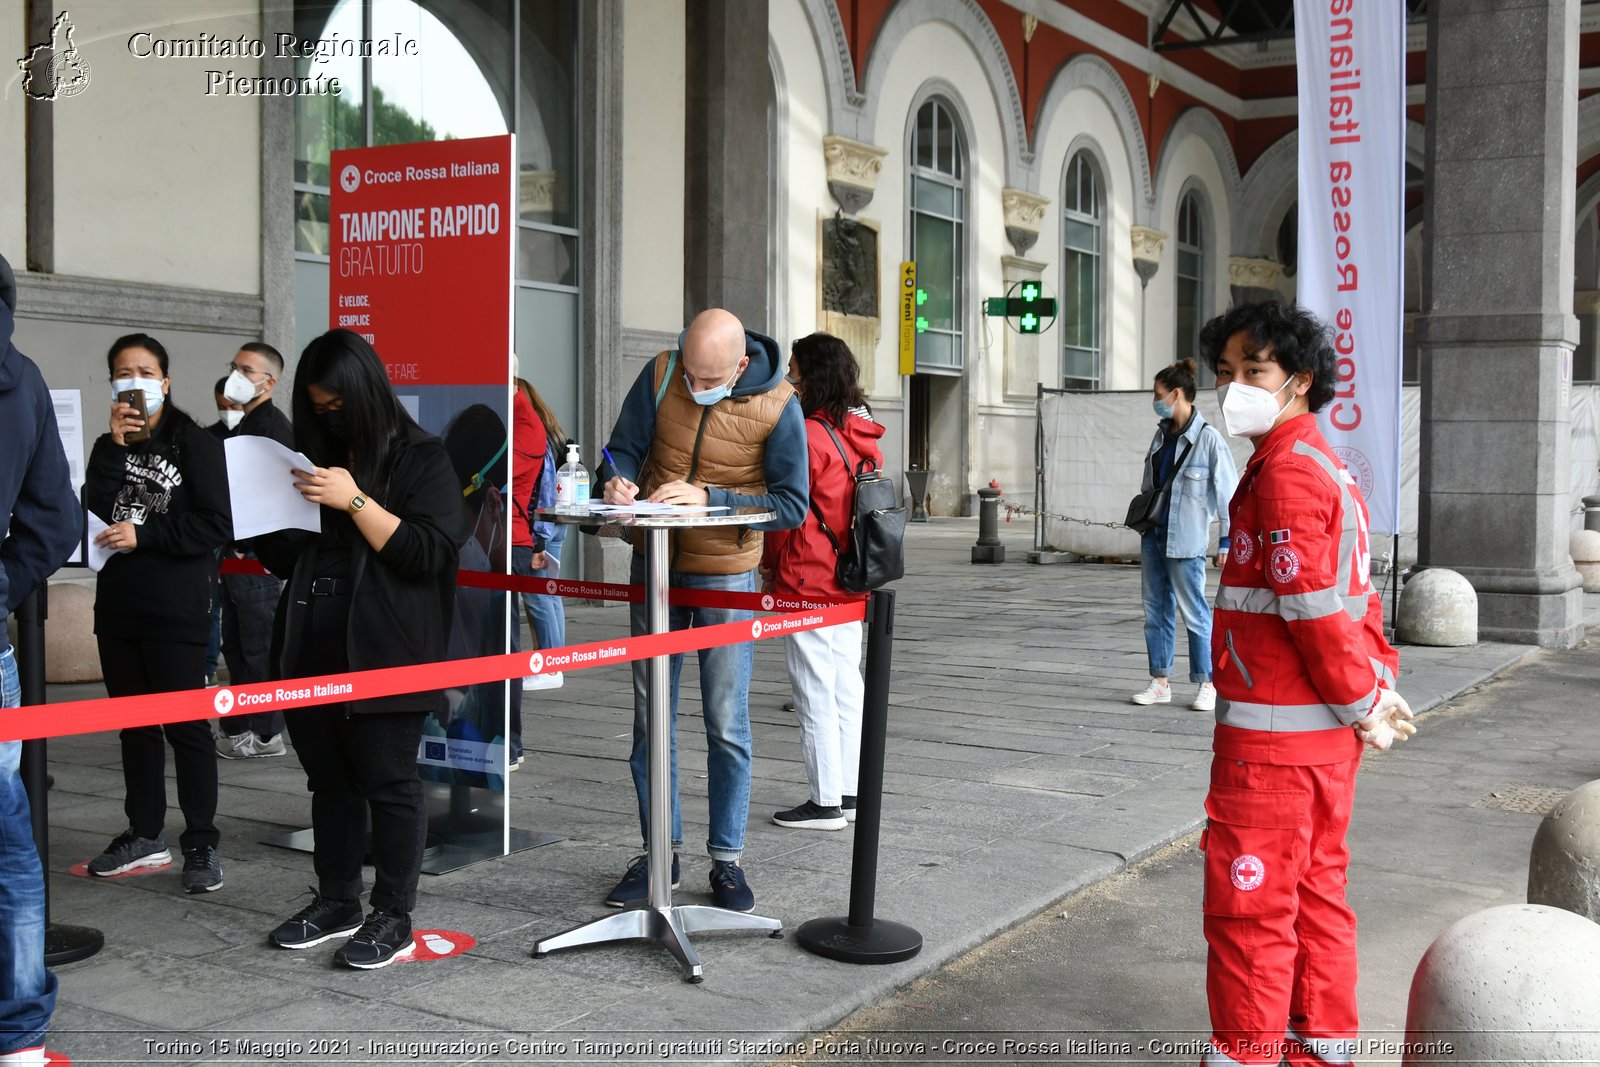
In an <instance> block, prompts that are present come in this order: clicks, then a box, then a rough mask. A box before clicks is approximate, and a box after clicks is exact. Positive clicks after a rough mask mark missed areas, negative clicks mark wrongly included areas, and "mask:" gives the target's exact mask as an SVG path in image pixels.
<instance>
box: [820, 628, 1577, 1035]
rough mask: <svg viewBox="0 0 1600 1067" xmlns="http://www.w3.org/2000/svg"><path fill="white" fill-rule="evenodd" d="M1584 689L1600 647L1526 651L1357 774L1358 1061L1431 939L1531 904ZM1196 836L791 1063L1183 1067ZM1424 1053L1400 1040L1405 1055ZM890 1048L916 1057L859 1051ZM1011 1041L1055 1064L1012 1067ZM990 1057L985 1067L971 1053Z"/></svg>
mask: <svg viewBox="0 0 1600 1067" xmlns="http://www.w3.org/2000/svg"><path fill="white" fill-rule="evenodd" d="M1597 686H1600V640H1596V634H1594V633H1591V635H1590V638H1589V640H1588V641H1587V642H1586V643H1585V644H1584V645H1583V646H1582V647H1580V648H1578V649H1575V650H1573V651H1569V652H1543V651H1542V652H1539V653H1536V654H1534V655H1533V656H1530V657H1528V658H1527V659H1526V660H1524V661H1523V662H1522V663H1520V664H1518V665H1517V666H1516V667H1514V668H1512V669H1511V670H1509V671H1507V672H1505V673H1504V674H1503V675H1501V676H1499V677H1497V678H1496V679H1494V680H1493V681H1491V682H1489V683H1488V684H1486V685H1483V686H1481V687H1477V688H1474V689H1472V690H1469V691H1468V692H1466V693H1464V694H1462V695H1461V696H1459V697H1457V698H1454V699H1453V700H1451V701H1449V702H1448V703H1446V704H1445V705H1444V706H1442V707H1440V708H1438V709H1436V710H1434V711H1432V712H1429V713H1427V714H1425V715H1422V716H1421V717H1420V719H1419V732H1418V734H1417V737H1416V738H1415V739H1414V740H1412V741H1409V742H1407V743H1406V744H1405V745H1403V746H1402V747H1401V748H1399V749H1397V750H1396V751H1395V752H1393V753H1389V754H1383V755H1378V754H1369V755H1368V757H1367V758H1366V759H1365V760H1364V761H1363V765H1362V770H1361V779H1360V785H1359V787H1358V788H1357V790H1356V805H1355V817H1354V819H1353V820H1352V823H1351V830H1350V847H1351V853H1352V859H1351V864H1350V901H1351V904H1352V905H1353V906H1354V908H1355V910H1356V914H1357V917H1358V920H1359V931H1358V937H1359V939H1360V963H1361V966H1360V980H1359V982H1358V984H1357V995H1358V997H1359V1000H1360V1005H1361V1020H1362V1027H1361V1039H1360V1042H1359V1044H1358V1052H1357V1055H1356V1062H1357V1063H1362V1064H1393V1063H1397V1062H1399V1060H1400V1059H1401V1049H1402V1047H1403V1046H1404V1044H1405V1041H1406V1029H1405V1028H1406V1005H1407V999H1408V995H1409V991H1410V987H1411V978H1412V975H1413V974H1414V973H1415V970H1416V966H1417V963H1418V962H1419V961H1420V960H1421V958H1422V955H1423V953H1424V952H1425V951H1426V950H1427V948H1428V946H1429V945H1430V944H1431V943H1432V942H1433V940H1434V938H1436V937H1438V936H1439V934H1440V933H1441V932H1442V931H1443V930H1444V929H1445V928H1446V927H1447V926H1449V925H1450V924H1451V923H1453V922H1455V921H1456V920H1458V919H1461V918H1463V917H1465V916H1467V915H1470V914H1472V913H1474V912H1477V911H1481V910H1483V909H1484V908H1491V907H1496V906H1499V905H1504V904H1517V903H1522V902H1524V901H1525V900H1526V899H1527V885H1528V854H1529V850H1530V848H1531V847H1532V844H1533V837H1534V833H1535V831H1536V830H1537V829H1538V827H1539V821H1540V819H1541V817H1542V814H1543V813H1544V812H1545V811H1548V810H1549V808H1550V807H1551V806H1553V805H1554V804H1555V803H1556V801H1558V800H1559V799H1560V798H1561V797H1563V796H1564V795H1566V794H1567V793H1568V792H1570V791H1571V790H1573V789H1575V788H1577V787H1578V786H1580V785H1582V784H1584V783H1585V782H1588V781H1592V780H1594V779H1595V778H1597V777H1600V706H1597V704H1596V702H1595V700H1594V693H1595V691H1596V688H1597ZM1198 836H1199V835H1198V834H1190V835H1186V836H1185V837H1183V838H1182V839H1180V840H1179V841H1177V842H1175V843H1174V844H1172V845H1169V846H1166V847H1165V848H1162V849H1160V850H1158V851H1157V852H1155V853H1154V854H1152V855H1151V856H1150V857H1149V858H1147V859H1146V860H1144V861H1142V862H1140V863H1139V864H1137V865H1135V866H1133V867H1131V868H1129V869H1128V870H1126V871H1123V872H1121V873H1119V874H1117V875H1115V876H1113V877H1111V878H1109V879H1107V880H1106V881H1104V882H1100V883H1097V884H1095V885H1093V886H1091V887H1089V888H1088V889H1085V890H1083V891H1082V892H1081V893H1079V894H1076V895H1075V896H1073V897H1071V898H1069V899H1067V900H1065V901H1063V902H1061V903H1060V904H1057V905H1055V906H1053V907H1051V908H1049V909H1047V910H1046V911H1044V912H1042V913H1041V914H1040V915H1038V916H1036V917H1035V918H1033V919H1031V920H1029V921H1028V922H1026V923H1023V924H1021V925H1019V926H1017V927H1015V928H1013V929H1011V930H1009V931H1007V932H1006V933H1005V934H1002V935H1001V936H1000V937H997V938H995V939H993V940H991V941H989V942H987V943H986V944H984V945H982V946H980V947H979V948H977V949H975V950H973V951H972V952H971V953H968V954H967V955H966V956H964V957H962V958H961V959H960V960H958V961H956V962H955V963H954V964H952V965H951V966H950V967H947V968H944V969H942V970H941V971H939V972H937V973H936V974H933V975H931V976H929V977H927V978H925V979H922V980H919V981H917V982H915V983H913V984H912V985H911V986H909V987H908V988H906V989H902V990H900V991H898V992H896V993H895V994H893V995H891V996H890V997H888V998H886V999H885V1000H884V1001H883V1002H881V1003H879V1004H878V1005H876V1006H874V1007H872V1008H868V1009H866V1010H864V1011H862V1012H859V1013H857V1014H856V1015H855V1016H853V1017H852V1018H851V1019H849V1020H848V1021H847V1022H846V1023H845V1024H844V1025H842V1026H840V1027H839V1028H837V1029H835V1030H833V1031H830V1032H828V1033H825V1034H822V1035H818V1037H817V1038H816V1039H814V1040H815V1041H816V1042H817V1043H818V1044H817V1045H815V1046H813V1047H815V1048H818V1051H817V1052H816V1053H814V1054H812V1055H809V1056H807V1057H805V1058H803V1060H801V1061H799V1062H803V1063H805V1064H807V1065H813V1064H822V1063H830V1062H846V1061H848V1062H858V1061H868V1062H924V1061H935V1062H947V1063H948V1062H958V1061H963V1060H966V1061H970V1060H974V1059H977V1060H982V1061H983V1062H984V1063H985V1064H1000V1063H1006V1062H1021V1063H1029V1064H1045V1063H1078V1064H1083V1063H1144V1064H1148V1063H1174V1064H1193V1063H1196V1062H1198V1059H1199V1056H1198V1053H1197V1051H1196V1049H1197V1046H1198V1045H1199V1044H1201V1043H1203V1042H1204V1041H1205V1039H1206V1037H1207V1036H1208V1035H1209V1033H1210V1024H1209V1022H1208V1016H1207V1009H1206V994H1205V953H1206V945H1205V940H1204V938H1203V936H1202V934H1201V929H1200V887H1201V882H1202V867H1203V857H1202V856H1201V854H1200V853H1199V851H1198V850H1197V849H1196V841H1197V838H1198ZM1527 951H1537V949H1536V948H1535V947H1534V946H1529V947H1528V949H1527ZM1591 1025H1594V1026H1597V1027H1600V1020H1592V1021H1591ZM1438 1040H1440V1039H1439V1037H1437V1036H1433V1037H1430V1036H1427V1035H1414V1041H1415V1042H1416V1043H1419V1044H1425V1043H1427V1042H1428V1041H1438ZM1538 1040H1539V1038H1538V1037H1537V1036H1535V1037H1533V1038H1532V1041H1534V1042H1537V1041H1538ZM896 1041H898V1042H901V1043H902V1044H907V1045H915V1044H916V1043H919V1042H920V1043H921V1044H922V1045H923V1046H924V1047H923V1049H922V1050H921V1051H920V1052H916V1053H885V1054H879V1053H875V1052H873V1051H870V1050H872V1049H874V1048H876V1047H878V1046H880V1045H886V1044H889V1043H891V1042H896ZM1008 1041H1009V1042H1015V1043H1018V1044H1026V1043H1029V1042H1032V1043H1036V1044H1042V1045H1045V1046H1058V1047H1059V1048H1060V1049H1061V1052H1060V1053H1054V1052H1046V1053H1043V1054H1036V1055H1031V1056H1019V1055H1017V1054H1015V1052H1012V1053H1011V1054H1009V1055H1008V1054H1007V1052H1006V1049H1007V1046H1006V1042H1008ZM1595 1041H1596V1038H1594V1037H1591V1038H1590V1047H1591V1048H1592V1047H1594V1044H1595ZM991 1045H992V1046H995V1048H996V1051H995V1052H993V1053H989V1052H987V1051H984V1052H980V1053H974V1052H973V1051H972V1050H974V1049H983V1050H987V1049H988V1048H989V1047H990V1046H991ZM1013 1047H1014V1046H1013ZM1568 1047H1569V1049H1570V1048H1571V1047H1572V1045H1571V1043H1569V1044H1568ZM856 1048H860V1049H861V1050H862V1051H861V1052H855V1051H854V1050H855V1049H856ZM1524 1048H1525V1049H1526V1051H1527V1053H1528V1055H1527V1061H1529V1062H1538V1061H1539V1060H1540V1059H1541V1057H1540V1056H1539V1055H1538V1052H1537V1048H1538V1046H1537V1044H1535V1045H1534V1046H1533V1047H1531V1048H1530V1047H1527V1046H1524ZM830 1049H831V1050H850V1052H849V1053H848V1054H844V1053H840V1052H830V1051H829V1050H830ZM1124 1049H1126V1051H1124ZM1571 1054H1572V1053H1570V1052H1569V1053H1568V1055H1569V1057H1570V1055H1571ZM1512 1058H1513V1059H1514V1060H1515V1061H1517V1062H1523V1059H1524V1058H1523V1057H1522V1056H1515V1057H1512ZM1561 1062H1564V1063H1578V1062H1587V1063H1591V1064H1593V1063H1595V1062H1596V1061H1595V1060H1593V1059H1587V1060H1575V1059H1571V1058H1566V1059H1563V1060H1561Z"/></svg>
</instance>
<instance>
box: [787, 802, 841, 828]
mask: <svg viewBox="0 0 1600 1067" xmlns="http://www.w3.org/2000/svg"><path fill="white" fill-rule="evenodd" d="M772 821H773V822H775V823H777V824H778V825H779V826H788V827H791V828H793V829H796V830H843V829H844V828H845V827H846V826H849V825H850V820H848V819H846V818H845V815H844V809H843V808H825V807H823V806H822V805H821V804H817V803H814V802H813V801H810V800H808V801H806V802H805V803H804V804H801V805H799V806H797V807H793V808H790V809H789V810H788V811H780V812H778V813H777V814H776V815H774V816H773V817H772Z"/></svg>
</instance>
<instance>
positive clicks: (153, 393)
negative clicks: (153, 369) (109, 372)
mask: <svg viewBox="0 0 1600 1067" xmlns="http://www.w3.org/2000/svg"><path fill="white" fill-rule="evenodd" d="M130 389H137V390H139V391H140V392H141V393H143V394H144V412H145V414H146V415H154V414H155V413H156V412H157V411H158V410H160V408H161V402H162V401H163V400H165V399H166V397H165V396H164V395H163V394H162V392H161V381H160V379H158V378H118V379H117V380H116V381H114V382H112V383H111V399H112V400H115V399H116V398H117V396H118V394H121V393H126V392H128V391H129V390H130Z"/></svg>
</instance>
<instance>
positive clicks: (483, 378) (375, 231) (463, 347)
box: [328, 134, 517, 388]
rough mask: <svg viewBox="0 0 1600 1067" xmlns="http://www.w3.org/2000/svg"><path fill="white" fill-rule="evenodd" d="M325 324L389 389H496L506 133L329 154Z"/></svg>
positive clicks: (512, 216)
mask: <svg viewBox="0 0 1600 1067" xmlns="http://www.w3.org/2000/svg"><path fill="white" fill-rule="evenodd" d="M332 174H333V189H332V195H331V202H330V205H329V212H330V218H329V221H330V223H331V230H332V238H331V241H330V264H329V265H330V270H329V275H328V323H329V325H330V326H336V327H338V326H342V327H345V328H346V329H350V330H354V331H355V332H356V333H359V334H361V335H362V336H363V337H365V338H366V339H367V340H368V341H369V342H371V343H372V346H373V347H374V348H376V349H377V350H378V352H379V353H380V354H381V355H382V356H383V359H384V363H385V365H386V366H387V367H388V369H389V380H390V381H392V382H393V383H394V384H395V385H396V386H399V387H402V388H403V387H405V386H420V385H498V386H504V385H505V384H506V381H507V375H508V364H509V360H510V352H511V279H512V277H513V271H512V266H513V261H512V256H513V255H514V251H515V248H516V232H517V211H516V196H515V190H516V168H515V165H514V163H513V156H512V139H511V135H510V134H504V135H501V136H499V137H477V138H470V139H467V140H462V141H426V142H422V143H420V144H402V145H380V146H378V147H376V148H351V149H345V150H343V151H339V152H334V153H333V155H332Z"/></svg>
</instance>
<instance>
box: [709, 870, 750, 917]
mask: <svg viewBox="0 0 1600 1067" xmlns="http://www.w3.org/2000/svg"><path fill="white" fill-rule="evenodd" d="M711 903H713V904H715V905H716V906H717V907H719V908H726V909H728V910H729V911H755V910H756V895H755V894H754V893H752V892H750V886H749V884H748V883H747V882H745V880H744V868H743V867H741V866H739V864H738V863H737V862H735V861H724V860H712V861H711Z"/></svg>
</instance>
